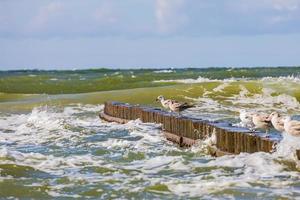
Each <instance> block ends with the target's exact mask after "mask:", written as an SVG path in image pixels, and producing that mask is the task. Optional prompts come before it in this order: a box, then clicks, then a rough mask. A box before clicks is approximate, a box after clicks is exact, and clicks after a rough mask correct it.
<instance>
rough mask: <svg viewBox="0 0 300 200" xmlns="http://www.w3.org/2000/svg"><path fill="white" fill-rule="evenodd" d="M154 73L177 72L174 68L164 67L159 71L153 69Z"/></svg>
mask: <svg viewBox="0 0 300 200" xmlns="http://www.w3.org/2000/svg"><path fill="white" fill-rule="evenodd" d="M153 72H154V73H158V74H159V73H173V72H175V71H174V70H171V69H164V70H157V71H153Z"/></svg>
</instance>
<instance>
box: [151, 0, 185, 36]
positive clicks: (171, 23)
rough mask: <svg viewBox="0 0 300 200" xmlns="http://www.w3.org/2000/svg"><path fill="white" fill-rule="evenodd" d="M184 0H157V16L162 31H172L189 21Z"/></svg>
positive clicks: (159, 29) (159, 28)
mask: <svg viewBox="0 0 300 200" xmlns="http://www.w3.org/2000/svg"><path fill="white" fill-rule="evenodd" d="M183 6H184V0H156V9H155V16H156V21H157V25H158V31H159V32H160V33H171V32H173V31H175V30H177V29H178V28H179V27H180V26H182V25H183V24H184V23H185V22H186V21H187V16H186V15H185V14H184V13H183V12H182V10H183Z"/></svg>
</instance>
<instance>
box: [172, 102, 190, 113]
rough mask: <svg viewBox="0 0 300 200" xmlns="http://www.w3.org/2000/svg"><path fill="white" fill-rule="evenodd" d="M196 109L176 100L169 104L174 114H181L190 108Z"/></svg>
mask: <svg viewBox="0 0 300 200" xmlns="http://www.w3.org/2000/svg"><path fill="white" fill-rule="evenodd" d="M192 107H195V106H194V105H191V104H188V103H186V102H185V103H181V102H178V101H175V100H171V102H169V108H170V110H172V111H173V112H179V113H180V112H181V111H184V110H186V109H188V108H192Z"/></svg>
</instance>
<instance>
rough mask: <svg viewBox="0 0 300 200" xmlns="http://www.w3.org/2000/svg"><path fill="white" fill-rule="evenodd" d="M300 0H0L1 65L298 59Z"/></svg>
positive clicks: (61, 66)
mask: <svg viewBox="0 0 300 200" xmlns="http://www.w3.org/2000/svg"><path fill="white" fill-rule="evenodd" d="M299 44H300V0H122V1H120V0H89V1H84V0H72V1H70V0H61V1H58V0H1V1H0V69H2V70H5V69H24V68H39V69H75V68H76V69H79V68H91V67H113V68H137V67H138V68H140V67H147V68H148V67H153V68H161V67H210V66H229V67H235V66H236V67H241V66H284V65H285V66H286V65H300V56H299V53H300V45H299Z"/></svg>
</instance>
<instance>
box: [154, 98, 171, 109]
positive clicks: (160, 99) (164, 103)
mask: <svg viewBox="0 0 300 200" xmlns="http://www.w3.org/2000/svg"><path fill="white" fill-rule="evenodd" d="M156 101H160V103H161V105H162V106H163V107H164V108H166V109H170V108H169V103H170V102H171V101H172V100H171V99H165V97H164V96H162V95H160V96H158V97H157V98H156Z"/></svg>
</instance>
